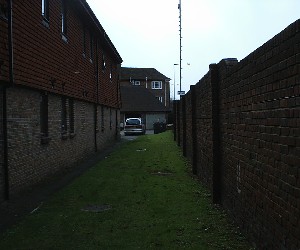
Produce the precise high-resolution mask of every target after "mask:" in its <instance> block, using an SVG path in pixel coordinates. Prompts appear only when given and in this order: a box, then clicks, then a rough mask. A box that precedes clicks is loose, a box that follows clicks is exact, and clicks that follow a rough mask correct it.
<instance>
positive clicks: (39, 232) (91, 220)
mask: <svg viewBox="0 0 300 250" xmlns="http://www.w3.org/2000/svg"><path fill="white" fill-rule="evenodd" d="M189 168H190V167H188V164H187V163H186V162H185V160H184V159H183V158H182V157H181V153H180V151H179V148H178V147H177V146H176V144H175V142H174V141H173V139H172V133H171V132H166V133H162V134H157V135H146V136H140V137H139V138H138V139H137V140H134V141H130V142H128V143H126V144H124V145H123V146H122V147H121V148H120V149H118V150H117V151H115V152H114V153H112V154H111V155H109V156H108V157H107V158H106V159H105V160H103V161H101V162H99V163H98V164H97V165H95V166H94V167H92V168H91V169H90V170H89V171H88V172H86V173H85V174H84V175H83V176H81V177H79V178H78V179H76V180H75V181H74V182H73V183H72V184H71V185H69V186H68V187H66V188H65V189H63V190H62V191H60V192H59V193H57V194H56V195H54V196H53V197H52V198H51V199H50V200H49V201H48V202H46V203H44V204H43V205H42V206H41V208H40V209H39V210H37V211H36V212H35V213H33V214H31V215H29V216H27V217H26V218H25V219H24V221H22V222H21V223H20V224H18V225H16V226H14V227H13V228H11V229H10V230H8V231H7V232H6V233H4V234H3V235H1V236H0V249H182V248H186V249H251V247H250V245H249V244H248V243H247V242H246V241H245V240H244V239H243V237H241V236H240V235H239V234H237V233H235V228H233V227H232V225H231V224H230V223H229V222H228V219H227V217H226V215H225V214H224V213H223V212H221V211H220V210H219V209H217V208H216V207H214V206H213V205H212V204H211V203H210V194H209V193H208V192H207V190H206V189H204V188H203V187H202V186H201V184H200V183H199V182H198V181H196V180H195V179H193V178H192V177H191V175H190V173H189V170H188V169H189ZM162 173H164V174H162ZM92 205H110V206H111V208H112V209H111V210H107V211H103V212H98V213H95V212H86V211H82V209H84V208H86V207H87V206H92Z"/></svg>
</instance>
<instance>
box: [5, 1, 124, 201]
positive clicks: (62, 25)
mask: <svg viewBox="0 0 300 250" xmlns="http://www.w3.org/2000/svg"><path fill="white" fill-rule="evenodd" d="M10 10H11V11H10ZM0 33H1V36H0V202H1V201H3V200H5V199H7V198H8V197H9V195H10V194H15V193H18V192H20V191H21V190H23V189H24V188H27V187H29V186H30V185H33V184H36V183H39V182H41V181H43V180H44V179H45V178H46V177H48V176H50V175H53V174H54V173H56V172H58V171H62V170H65V169H66V168H68V167H69V166H72V165H74V164H76V163H78V161H81V160H83V159H85V158H86V157H87V156H88V155H91V154H93V153H94V152H95V151H99V150H101V149H103V148H104V147H106V146H107V145H108V144H109V143H112V142H113V141H115V139H116V138H117V137H118V135H119V123H120V122H119V120H120V112H119V108H120V91H119V81H118V79H119V70H120V64H121V63H122V58H121V57H120V55H119V54H118V51H117V50H116V48H115V47H114V45H113V43H112V42H111V41H110V39H109V37H108V36H107V34H106V32H105V30H104V29H103V27H102V26H101V24H100V23H99V21H98V20H97V18H96V16H95V15H94V13H93V11H92V10H91V9H90V7H89V5H88V4H87V3H86V1H85V0H73V1H69V0H54V1H49V0H41V1H33V0H28V1H10V0H0ZM70 156H71V157H70Z"/></svg>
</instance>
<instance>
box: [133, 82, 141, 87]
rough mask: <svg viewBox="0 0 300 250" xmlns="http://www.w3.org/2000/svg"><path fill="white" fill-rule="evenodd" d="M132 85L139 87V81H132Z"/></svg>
mask: <svg viewBox="0 0 300 250" xmlns="http://www.w3.org/2000/svg"><path fill="white" fill-rule="evenodd" d="M133 85H138V86H139V85H141V81H133Z"/></svg>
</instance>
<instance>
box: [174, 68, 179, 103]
mask: <svg viewBox="0 0 300 250" xmlns="http://www.w3.org/2000/svg"><path fill="white" fill-rule="evenodd" d="M176 65H178V63H174V65H173V70H174V99H173V100H175V94H176V91H175V85H176V75H175V66H176Z"/></svg>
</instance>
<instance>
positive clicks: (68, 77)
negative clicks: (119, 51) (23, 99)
mask: <svg viewBox="0 0 300 250" xmlns="http://www.w3.org/2000/svg"><path fill="white" fill-rule="evenodd" d="M61 2H62V1H60V0H54V1H49V12H50V18H49V23H45V21H44V20H43V17H42V14H41V1H34V0H29V1H25V2H19V1H14V2H13V3H14V4H13V13H14V14H13V27H14V29H13V37H14V59H15V65H14V75H15V83H16V84H18V85H26V86H30V87H33V88H36V89H42V90H47V91H49V92H52V93H56V94H63V95H68V96H72V97H75V98H77V99H82V100H86V101H91V102H98V103H100V104H103V105H107V106H113V107H118V106H119V96H118V95H119V91H118V89H119V86H118V75H119V70H118V65H119V64H120V61H118V60H117V59H116V58H115V56H114V53H113V52H112V50H111V49H110V48H109V46H108V42H107V41H108V40H109V38H108V37H107V35H106V34H105V32H104V31H101V29H100V30H99V28H98V27H97V26H96V25H95V23H94V22H93V21H91V19H90V17H89V15H88V14H87V12H86V11H85V10H84V8H82V6H81V4H80V3H79V1H66V2H67V16H66V18H67V34H66V38H67V41H65V40H64V39H63V38H62V33H61ZM28 13H30V15H28ZM84 29H85V30H86V36H85V44H86V52H85V53H84V49H83V31H84ZM90 34H92V41H93V56H92V58H90V57H91V56H90V40H91V36H90ZM97 44H98V47H97ZM96 48H98V49H96ZM103 54H104V58H105V69H103V67H102V65H103V63H102V58H103ZM97 72H98V74H97ZM110 76H111V77H110ZM97 78H98V84H99V86H98V88H97ZM97 98H98V100H97Z"/></svg>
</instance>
